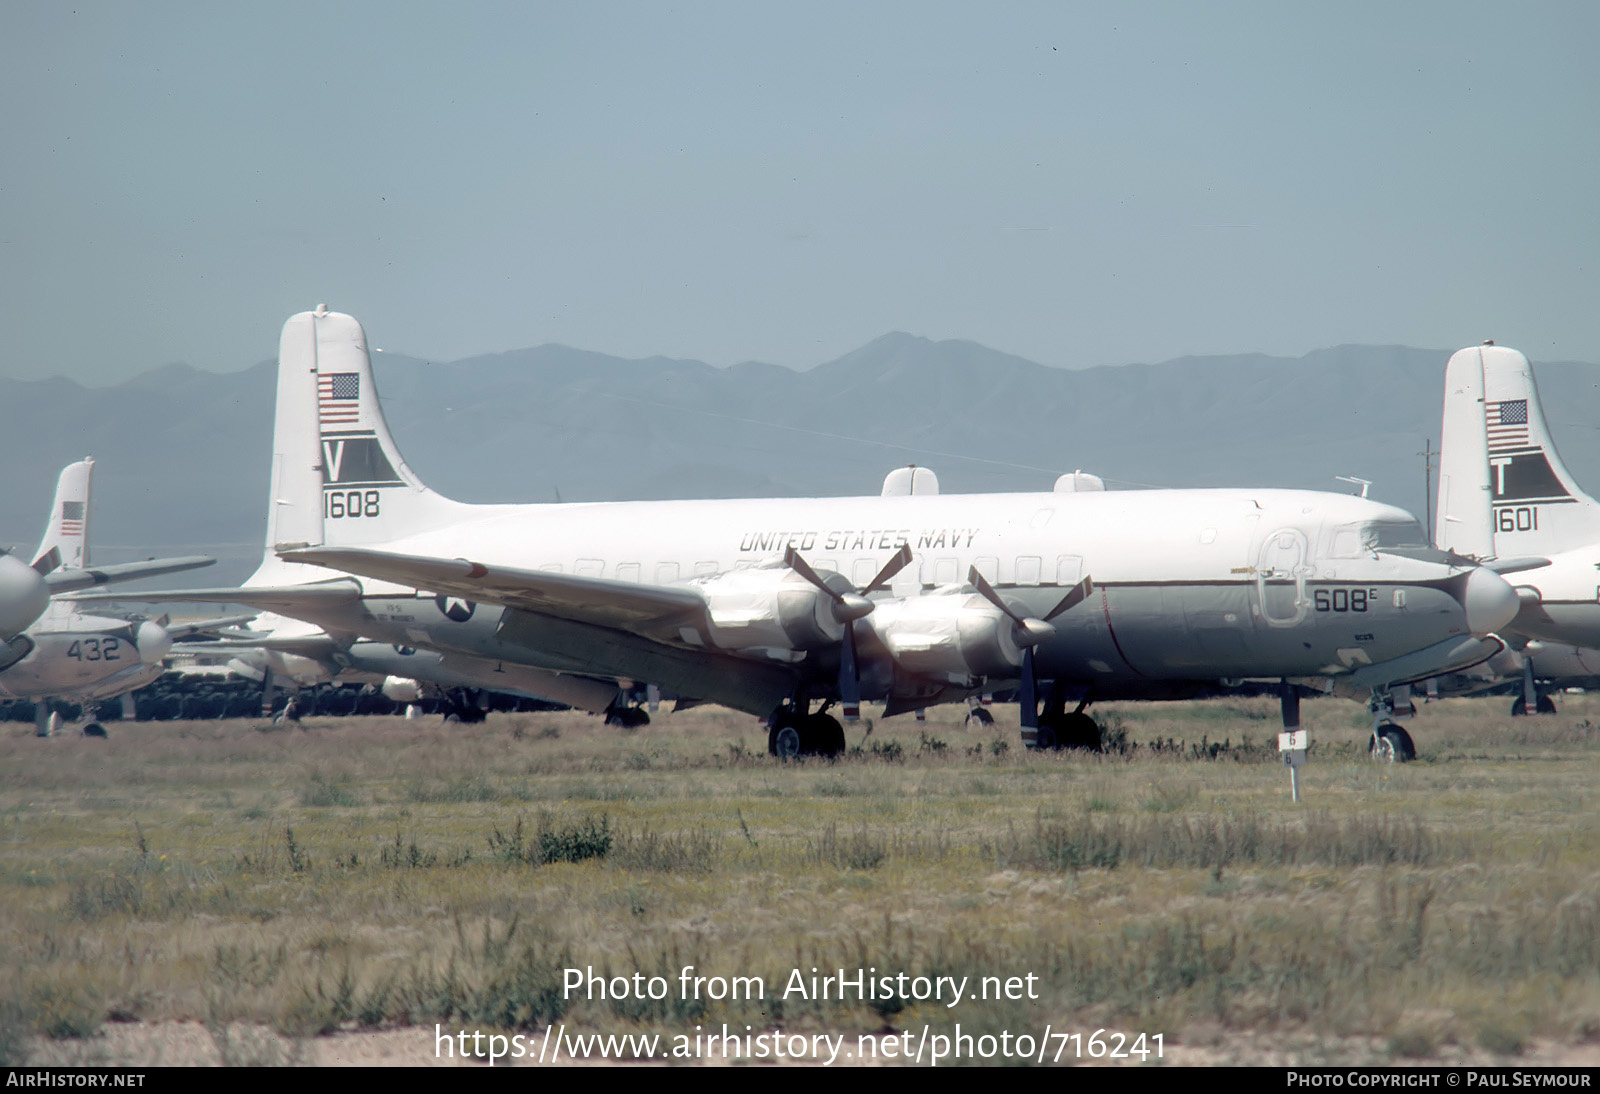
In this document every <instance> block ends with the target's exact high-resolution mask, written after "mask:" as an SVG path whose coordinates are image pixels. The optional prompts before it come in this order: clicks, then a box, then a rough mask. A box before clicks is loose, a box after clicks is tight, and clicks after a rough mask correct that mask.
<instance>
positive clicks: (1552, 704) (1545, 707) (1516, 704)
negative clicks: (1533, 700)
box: [1511, 695, 1556, 718]
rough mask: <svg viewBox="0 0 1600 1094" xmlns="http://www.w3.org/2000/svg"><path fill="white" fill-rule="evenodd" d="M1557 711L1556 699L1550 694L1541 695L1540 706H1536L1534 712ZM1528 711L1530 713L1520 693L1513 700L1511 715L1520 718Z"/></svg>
mask: <svg viewBox="0 0 1600 1094" xmlns="http://www.w3.org/2000/svg"><path fill="white" fill-rule="evenodd" d="M1555 712H1556V701H1555V700H1554V699H1552V698H1550V696H1548V695H1541V696H1539V703H1538V706H1537V707H1535V708H1534V713H1535V714H1554V713H1555ZM1526 713H1528V708H1527V707H1526V706H1524V705H1523V703H1522V696H1520V695H1519V696H1517V697H1516V698H1515V699H1513V700H1511V717H1513V718H1520V717H1522V716H1523V715H1524V714H1526Z"/></svg>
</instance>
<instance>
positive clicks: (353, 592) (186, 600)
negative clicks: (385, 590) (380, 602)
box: [72, 578, 361, 615]
mask: <svg viewBox="0 0 1600 1094" xmlns="http://www.w3.org/2000/svg"><path fill="white" fill-rule="evenodd" d="M360 598H361V583H360V582H358V581H353V580H351V579H350V578H338V579H335V580H333V581H319V582H316V583H315V584H311V585H279V586H270V585H264V586H260V587H257V588H243V589H232V588H230V589H167V590H160V589H156V590H153V591H149V592H146V591H144V590H140V591H139V592H134V593H91V594H90V595H88V596H75V597H73V598H72V599H73V600H74V601H76V602H77V603H80V604H82V603H85V602H99V603H105V602H109V601H117V602H137V603H144V604H242V605H244V606H245V607H247V608H256V609H258V610H260V611H268V612H278V613H279V614H281V615H293V614H294V610H295V609H297V608H307V607H332V606H334V605H336V604H348V603H352V602H353V601H356V600H359V599H360Z"/></svg>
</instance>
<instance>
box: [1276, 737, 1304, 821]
mask: <svg viewBox="0 0 1600 1094" xmlns="http://www.w3.org/2000/svg"><path fill="white" fill-rule="evenodd" d="M1310 747H1311V731H1310V730H1308V729H1292V730H1289V731H1288V732H1285V733H1280V734H1278V751H1279V752H1281V753H1283V763H1284V766H1286V767H1287V768H1288V769H1289V793H1290V796H1291V797H1293V799H1294V801H1295V803H1296V804H1299V802H1300V768H1301V767H1303V766H1304V765H1305V762H1306V749H1308V748H1310Z"/></svg>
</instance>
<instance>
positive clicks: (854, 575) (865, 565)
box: [850, 558, 878, 589]
mask: <svg viewBox="0 0 1600 1094" xmlns="http://www.w3.org/2000/svg"><path fill="white" fill-rule="evenodd" d="M877 576H878V564H877V563H876V562H874V561H873V560H872V559H870V558H858V559H856V562H855V566H854V567H853V568H852V569H851V571H850V580H851V581H853V582H855V586H856V588H858V589H864V588H866V587H867V584H868V583H869V582H871V581H872V579H873V578H875V577H877Z"/></svg>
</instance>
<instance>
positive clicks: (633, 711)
mask: <svg viewBox="0 0 1600 1094" xmlns="http://www.w3.org/2000/svg"><path fill="white" fill-rule="evenodd" d="M649 724H650V714H649V712H648V711H646V710H645V709H644V707H630V706H625V705H623V704H621V703H618V704H617V705H615V706H612V707H610V708H609V709H607V710H606V725H608V726H621V727H622V728H623V729H638V728H639V727H640V726H647V725H649Z"/></svg>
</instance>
